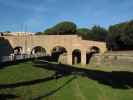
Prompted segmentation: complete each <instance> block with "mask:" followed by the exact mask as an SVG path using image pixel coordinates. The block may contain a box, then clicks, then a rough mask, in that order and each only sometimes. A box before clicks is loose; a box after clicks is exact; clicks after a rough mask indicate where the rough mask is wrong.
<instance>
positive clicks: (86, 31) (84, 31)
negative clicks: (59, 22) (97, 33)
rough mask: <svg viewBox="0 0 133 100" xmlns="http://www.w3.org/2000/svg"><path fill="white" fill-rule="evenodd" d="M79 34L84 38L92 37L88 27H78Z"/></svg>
mask: <svg viewBox="0 0 133 100" xmlns="http://www.w3.org/2000/svg"><path fill="white" fill-rule="evenodd" d="M77 34H78V35H79V36H82V38H83V39H91V37H92V34H91V30H90V29H88V28H80V29H77Z"/></svg>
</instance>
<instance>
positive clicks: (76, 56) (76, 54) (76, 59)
mask: <svg viewBox="0 0 133 100" xmlns="http://www.w3.org/2000/svg"><path fill="white" fill-rule="evenodd" d="M79 63H81V50H80V49H74V50H73V52H72V64H79Z"/></svg>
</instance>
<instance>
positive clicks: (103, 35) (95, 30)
mask: <svg viewBox="0 0 133 100" xmlns="http://www.w3.org/2000/svg"><path fill="white" fill-rule="evenodd" d="M91 34H93V35H92V37H91V38H92V39H93V40H96V41H106V39H107V34H108V31H107V30H106V29H104V28H102V27H100V26H93V27H92V29H91Z"/></svg>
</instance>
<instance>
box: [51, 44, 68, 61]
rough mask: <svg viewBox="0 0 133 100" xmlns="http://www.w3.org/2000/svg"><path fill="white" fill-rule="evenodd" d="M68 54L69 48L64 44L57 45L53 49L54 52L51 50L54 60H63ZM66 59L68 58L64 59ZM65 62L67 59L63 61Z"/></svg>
mask: <svg viewBox="0 0 133 100" xmlns="http://www.w3.org/2000/svg"><path fill="white" fill-rule="evenodd" d="M65 56H67V50H66V48H65V47H63V46H55V47H54V48H53V49H52V52H51V57H52V60H53V61H55V62H62V60H63V57H65ZM64 60H66V59H64ZM63 62H65V61H63Z"/></svg>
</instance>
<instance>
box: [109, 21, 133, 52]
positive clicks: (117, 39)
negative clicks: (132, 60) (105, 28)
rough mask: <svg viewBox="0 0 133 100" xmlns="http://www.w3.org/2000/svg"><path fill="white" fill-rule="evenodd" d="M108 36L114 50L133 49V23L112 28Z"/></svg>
mask: <svg viewBox="0 0 133 100" xmlns="http://www.w3.org/2000/svg"><path fill="white" fill-rule="evenodd" d="M108 36H109V39H110V41H109V43H110V46H111V48H112V49H113V50H129V49H133V21H129V22H124V23H120V24H116V25H113V26H110V27H109V34H108Z"/></svg>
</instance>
